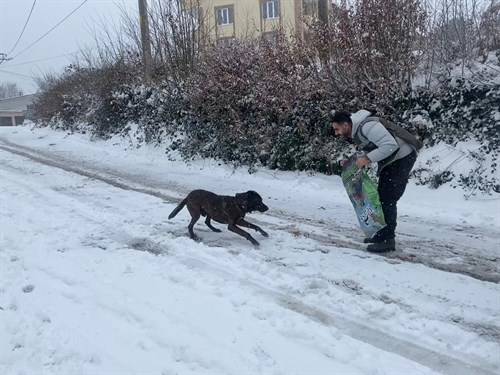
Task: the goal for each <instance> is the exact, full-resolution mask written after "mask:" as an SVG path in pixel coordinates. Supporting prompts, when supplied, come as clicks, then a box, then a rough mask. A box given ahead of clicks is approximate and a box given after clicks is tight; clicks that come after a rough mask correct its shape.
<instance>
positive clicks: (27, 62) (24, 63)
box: [4, 52, 80, 68]
mask: <svg viewBox="0 0 500 375" xmlns="http://www.w3.org/2000/svg"><path fill="white" fill-rule="evenodd" d="M78 53H80V52H72V53H66V54H64V55H59V56H53V57H46V58H45V59H39V60H32V61H25V62H22V63H17V64H9V65H6V66H4V68H10V67H11V66H18V65H26V64H31V63H35V62H39V61H45V60H52V59H57V58H59V57H66V56H72V55H76V54H78Z"/></svg>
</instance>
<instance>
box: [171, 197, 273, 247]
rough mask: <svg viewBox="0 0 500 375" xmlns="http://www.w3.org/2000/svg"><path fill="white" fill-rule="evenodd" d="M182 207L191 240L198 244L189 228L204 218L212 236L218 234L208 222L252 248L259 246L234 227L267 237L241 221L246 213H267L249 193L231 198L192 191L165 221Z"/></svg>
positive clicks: (263, 206) (249, 236)
mask: <svg viewBox="0 0 500 375" xmlns="http://www.w3.org/2000/svg"><path fill="white" fill-rule="evenodd" d="M184 206H187V208H188V210H189V213H190V214H191V222H190V223H189V225H188V230H189V235H190V236H191V238H192V239H193V240H199V238H198V237H197V236H196V234H194V232H193V226H194V224H195V223H196V222H197V221H198V220H199V218H200V216H206V217H207V218H206V220H205V224H207V226H208V227H209V228H210V229H212V230H213V231H214V232H220V230H219V229H217V228H214V227H213V226H212V224H211V223H210V220H211V219H213V220H215V221H217V222H219V223H222V224H228V225H227V229H229V230H230V231H231V232H234V233H237V234H239V235H240V236H243V237H245V238H246V239H247V240H248V241H250V242H251V243H252V244H253V245H254V246H259V243H258V242H257V241H256V240H255V239H254V238H253V237H252V236H251V235H250V234H249V233H247V232H245V231H244V230H243V229H241V228H238V227H237V226H236V225H240V226H242V227H245V228H251V229H254V230H256V231H258V232H260V234H262V235H263V236H265V237H268V236H269V235H268V234H267V233H266V232H264V231H263V230H262V229H261V228H259V227H258V226H257V225H254V224H251V223H249V222H247V221H245V220H244V218H245V214H247V213H249V212H252V211H260V212H265V211H267V210H268V209H269V208H268V207H267V206H266V205H265V204H264V203H262V198H261V196H260V195H259V194H257V193H256V192H255V191H252V190H250V191H247V192H246V193H239V194H236V195H235V196H234V197H231V196H223V195H217V194H214V193H211V192H209V191H206V190H193V191H192V192H191V193H189V194H188V196H187V197H186V198H184V200H183V201H182V202H181V203H179V205H178V206H177V207H176V208H175V210H173V211H172V213H171V214H170V215H168V218H169V219H171V218H173V217H174V216H175V215H177V214H178V213H179V211H180V210H182V208H183V207H184Z"/></svg>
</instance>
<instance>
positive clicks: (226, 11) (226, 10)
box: [215, 6, 234, 26]
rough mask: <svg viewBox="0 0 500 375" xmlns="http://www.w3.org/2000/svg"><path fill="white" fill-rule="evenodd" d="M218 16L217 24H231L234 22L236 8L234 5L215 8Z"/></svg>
mask: <svg viewBox="0 0 500 375" xmlns="http://www.w3.org/2000/svg"><path fill="white" fill-rule="evenodd" d="M215 15H216V17H217V25H219V26H223V25H231V24H233V23H234V8H233V6H225V7H220V8H216V9H215Z"/></svg>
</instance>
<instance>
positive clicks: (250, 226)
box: [236, 219, 269, 237]
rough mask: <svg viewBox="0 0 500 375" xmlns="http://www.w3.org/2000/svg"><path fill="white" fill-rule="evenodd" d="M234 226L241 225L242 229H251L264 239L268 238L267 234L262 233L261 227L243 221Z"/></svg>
mask: <svg viewBox="0 0 500 375" xmlns="http://www.w3.org/2000/svg"><path fill="white" fill-rule="evenodd" d="M236 224H238V225H241V226H242V227H245V228H250V229H253V230H255V231H257V232H259V233H260V234H262V235H263V236H264V237H269V234H267V233H266V232H264V231H263V230H262V228H261V227H259V226H257V225H255V224H252V223H249V222H248V221H246V220H245V219H241V220H240V221H238V222H237V223H236Z"/></svg>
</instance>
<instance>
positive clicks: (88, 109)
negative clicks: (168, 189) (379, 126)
mask: <svg viewBox="0 0 500 375" xmlns="http://www.w3.org/2000/svg"><path fill="white" fill-rule="evenodd" d="M115 70H116V71H115ZM323 73H325V74H323ZM328 73H329V72H328V71H327V70H324V71H322V70H318V69H316V68H315V65H314V64H309V63H308V62H307V59H306V57H305V56H303V55H302V53H301V50H300V49H298V48H296V46H294V45H293V44H290V43H286V42H285V41H284V40H281V41H279V42H278V43H277V44H276V45H269V44H263V45H262V44H259V43H256V42H242V43H235V44H233V45H232V46H227V47H222V48H218V49H214V50H213V51H211V53H210V54H207V56H206V58H205V59H203V61H202V62H201V65H200V66H199V68H198V69H197V72H196V73H195V74H193V75H192V76H191V77H190V78H189V79H188V80H187V81H186V82H183V83H182V84H181V85H179V84H176V85H173V84H171V83H169V81H168V79H165V80H164V81H158V82H156V83H154V84H150V85H144V84H143V83H140V80H139V79H136V78H137V72H134V71H133V70H132V71H131V70H130V69H129V67H127V66H124V65H122V64H117V65H116V66H111V67H106V68H103V69H97V70H95V69H94V70H89V69H76V70H74V71H72V72H68V74H67V75H65V76H63V77H61V79H60V80H59V81H56V82H52V85H51V86H49V87H48V89H47V90H46V91H45V92H44V93H43V94H42V95H41V100H40V102H39V106H40V105H43V106H44V107H43V111H41V112H39V115H40V119H39V120H40V123H42V124H47V123H49V124H53V125H54V126H57V127H59V128H61V127H62V128H64V129H67V130H71V131H79V130H81V127H80V126H79V127H78V128H77V127H76V125H77V124H78V125H80V124H82V123H85V124H87V127H86V129H87V130H88V131H90V132H92V134H93V135H95V136H98V137H109V136H111V135H113V134H120V133H123V134H129V131H128V130H129V127H128V124H130V123H134V124H137V129H138V130H137V133H136V136H137V137H138V140H136V141H138V142H139V144H140V142H147V143H155V144H162V143H163V142H164V141H165V140H166V139H167V137H170V142H169V143H168V146H165V147H168V151H171V150H175V151H176V152H180V154H181V155H182V156H183V157H185V158H186V159H189V158H193V157H210V158H216V159H220V160H222V161H224V162H227V163H231V164H233V165H245V166H248V168H249V169H250V170H254V169H255V168H258V167H259V166H265V167H268V168H274V169H282V170H307V171H311V172H323V173H338V172H339V170H338V164H337V163H336V162H337V161H339V160H340V159H342V158H343V157H344V156H345V153H346V152H347V151H349V150H350V149H349V147H345V145H342V144H340V143H339V142H338V140H335V139H334V137H333V133H332V131H331V125H330V116H331V114H332V112H333V111H335V110H338V109H347V110H357V109H359V108H363V107H364V108H368V109H377V110H378V111H379V113H378V114H379V115H382V116H388V117H390V118H391V119H392V120H396V121H398V122H400V123H401V125H403V126H404V127H406V128H408V129H409V130H411V131H413V132H415V133H418V134H419V135H420V136H421V138H422V139H423V140H424V143H425V144H426V145H427V147H429V146H433V145H435V144H438V143H440V142H442V143H446V144H448V145H449V146H450V147H454V146H456V144H457V143H458V142H461V141H467V140H474V141H476V142H478V144H479V145H480V146H479V148H478V149H475V150H474V151H473V152H469V151H467V159H471V158H472V159H474V163H472V164H470V168H469V169H468V170H461V171H460V172H457V171H456V170H455V169H453V168H451V166H450V167H447V166H443V165H441V164H440V165H439V166H438V165H437V164H436V162H435V158H429V159H428V160H427V163H426V164H425V165H421V166H420V167H419V168H418V169H417V170H416V171H415V177H416V178H417V179H418V181H419V182H420V183H422V184H427V185H429V186H433V187H437V186H439V185H440V184H443V183H451V184H455V185H461V186H463V187H466V188H468V189H470V191H472V192H476V191H482V192H487V193H491V192H494V191H496V192H498V191H500V189H499V181H498V178H497V177H496V176H498V173H497V164H496V163H497V160H498V153H499V149H500V139H499V138H500V129H499V123H500V113H499V109H498V107H499V106H498V103H500V83H499V80H494V79H487V80H468V79H457V78H453V79H449V80H448V81H443V82H441V84H440V85H438V86H436V87H433V88H425V89H424V88H421V89H418V90H415V91H414V92H413V94H412V95H411V96H408V97H405V98H400V97H394V98H388V97H384V98H377V97H373V95H372V93H370V92H368V93H367V95H366V96H363V95H354V94H353V92H355V91H356V90H355V89H350V88H349V87H344V86H342V87H339V86H338V85H337V84H336V83H335V82H332V80H330V79H329V78H328V77H329V75H328ZM134 74H135V75H134ZM381 103H382V104H381ZM134 144H137V142H134ZM462 159H463V158H462ZM462 159H461V160H462Z"/></svg>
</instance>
